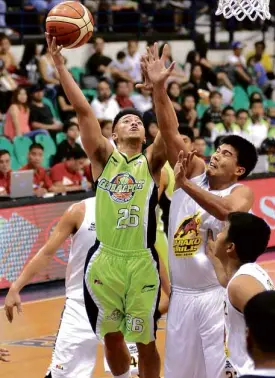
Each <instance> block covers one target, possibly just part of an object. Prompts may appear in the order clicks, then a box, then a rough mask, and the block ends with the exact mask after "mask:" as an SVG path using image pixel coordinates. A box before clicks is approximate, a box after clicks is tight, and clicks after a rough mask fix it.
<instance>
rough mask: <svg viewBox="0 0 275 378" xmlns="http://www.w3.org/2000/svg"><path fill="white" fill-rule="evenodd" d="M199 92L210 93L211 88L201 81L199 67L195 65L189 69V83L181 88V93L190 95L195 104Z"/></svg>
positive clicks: (200, 69) (198, 97) (198, 98)
mask: <svg viewBox="0 0 275 378" xmlns="http://www.w3.org/2000/svg"><path fill="white" fill-rule="evenodd" d="M200 91H206V92H210V91H211V88H210V86H209V84H208V82H207V81H205V80H203V78H202V68H201V65H200V64H198V63H197V64H195V65H194V66H193V67H192V69H191V74H190V79H189V82H188V83H187V84H186V85H184V86H183V92H185V93H190V94H192V95H193V96H194V98H195V101H196V104H197V103H198V102H199V101H200Z"/></svg>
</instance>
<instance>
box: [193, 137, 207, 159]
mask: <svg viewBox="0 0 275 378" xmlns="http://www.w3.org/2000/svg"><path fill="white" fill-rule="evenodd" d="M193 146H194V151H196V155H197V156H198V157H200V158H201V159H203V160H206V156H205V150H206V142H205V140H204V139H203V138H202V137H197V138H195V139H194V143H193Z"/></svg>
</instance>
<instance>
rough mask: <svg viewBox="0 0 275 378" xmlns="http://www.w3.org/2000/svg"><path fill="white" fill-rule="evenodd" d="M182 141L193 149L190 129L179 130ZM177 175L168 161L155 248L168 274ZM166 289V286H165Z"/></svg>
mask: <svg viewBox="0 0 275 378" xmlns="http://www.w3.org/2000/svg"><path fill="white" fill-rule="evenodd" d="M179 133H180V135H181V136H182V140H183V142H184V144H185V146H186V148H187V149H188V150H189V151H192V149H193V142H194V133H193V130H192V129H191V128H190V127H187V126H182V127H180V128H179ZM174 186H175V175H174V171H173V169H172V168H171V165H170V164H169V162H168V161H167V162H166V163H165V165H164V167H163V168H162V170H161V177H160V184H159V189H158V198H159V200H158V213H157V215H158V222H157V239H156V243H155V248H156V250H157V252H158V254H159V256H160V257H161V259H162V261H163V263H164V265H165V267H166V270H167V273H168V274H169V268H168V240H167V238H168V222H169V211H170V203H171V198H172V195H173V192H174ZM165 287H166V286H165Z"/></svg>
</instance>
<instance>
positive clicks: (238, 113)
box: [236, 109, 249, 117]
mask: <svg viewBox="0 0 275 378" xmlns="http://www.w3.org/2000/svg"><path fill="white" fill-rule="evenodd" d="M242 113H246V114H249V113H248V111H247V110H246V109H239V110H238V111H237V113H236V117H239V115H240V114H242Z"/></svg>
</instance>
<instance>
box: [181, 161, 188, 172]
mask: <svg viewBox="0 0 275 378" xmlns="http://www.w3.org/2000/svg"><path fill="white" fill-rule="evenodd" d="M181 168H182V169H183V172H182V173H184V175H185V174H186V170H187V158H184V159H183V161H182V165H181Z"/></svg>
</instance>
